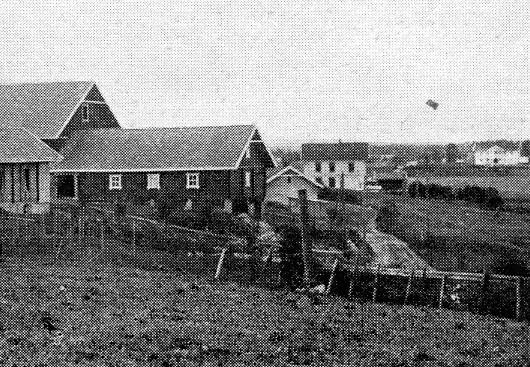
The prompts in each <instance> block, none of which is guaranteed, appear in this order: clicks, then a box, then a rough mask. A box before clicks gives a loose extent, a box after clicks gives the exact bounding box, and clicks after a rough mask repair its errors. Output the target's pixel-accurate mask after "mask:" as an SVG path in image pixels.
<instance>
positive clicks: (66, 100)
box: [0, 81, 95, 139]
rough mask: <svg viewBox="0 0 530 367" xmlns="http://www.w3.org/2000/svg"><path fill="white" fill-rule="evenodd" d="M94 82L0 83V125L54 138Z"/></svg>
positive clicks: (44, 137) (42, 136)
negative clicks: (20, 128)
mask: <svg viewBox="0 0 530 367" xmlns="http://www.w3.org/2000/svg"><path fill="white" fill-rule="evenodd" d="M94 85H95V84H94V82H89V81H69V82H45V83H21V84H3V85H0V125H3V126H14V127H22V128H24V129H26V130H28V131H29V132H31V133H32V134H34V135H36V136H38V137H39V138H41V139H51V138H55V137H57V136H58V135H59V134H60V133H61V131H62V129H63V128H64V126H65V125H66V123H67V122H68V120H69V119H70V117H71V115H72V114H73V113H74V112H75V110H76V109H77V107H78V106H79V104H80V103H81V102H82V101H83V99H84V98H85V96H86V95H87V94H88V93H89V92H90V90H91V89H92V87H93V86H94Z"/></svg>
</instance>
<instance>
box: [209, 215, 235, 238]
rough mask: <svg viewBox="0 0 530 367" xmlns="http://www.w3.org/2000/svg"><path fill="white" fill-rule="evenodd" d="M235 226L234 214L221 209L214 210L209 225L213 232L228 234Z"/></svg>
mask: <svg viewBox="0 0 530 367" xmlns="http://www.w3.org/2000/svg"><path fill="white" fill-rule="evenodd" d="M233 227H234V219H233V216H232V214H230V213H228V212H225V211H223V210H219V209H214V210H212V212H211V214H210V225H209V228H210V230H211V231H212V232H215V233H220V234H228V233H231V232H232V230H233Z"/></svg>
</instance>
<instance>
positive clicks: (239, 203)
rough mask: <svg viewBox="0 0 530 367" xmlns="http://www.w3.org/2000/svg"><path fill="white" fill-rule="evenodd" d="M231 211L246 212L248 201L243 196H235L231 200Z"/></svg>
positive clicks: (236, 212) (235, 212)
mask: <svg viewBox="0 0 530 367" xmlns="http://www.w3.org/2000/svg"><path fill="white" fill-rule="evenodd" d="M232 212H233V213H234V214H239V213H248V202H247V200H246V199H244V198H237V199H234V200H233V201H232Z"/></svg>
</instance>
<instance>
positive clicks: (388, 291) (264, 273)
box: [0, 207, 530, 319]
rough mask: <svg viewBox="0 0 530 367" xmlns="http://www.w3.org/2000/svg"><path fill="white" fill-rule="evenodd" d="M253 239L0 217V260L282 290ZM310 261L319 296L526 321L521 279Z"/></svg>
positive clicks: (148, 226) (267, 252)
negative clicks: (140, 271) (159, 273)
mask: <svg viewBox="0 0 530 367" xmlns="http://www.w3.org/2000/svg"><path fill="white" fill-rule="evenodd" d="M277 217H280V216H277ZM265 219H266V220H269V219H270V218H268V217H267V216H265ZM295 221H296V218H295V217H294V216H287V219H286V223H288V224H292V223H293V222H295ZM258 238H259V236H250V237H248V238H241V237H236V236H232V235H221V234H216V233H211V232H208V231H198V230H193V229H189V228H184V227H179V226H175V225H170V224H165V223H160V222H157V221H154V220H150V219H145V218H142V217H136V216H125V215H121V216H120V215H117V214H116V213H115V212H113V211H111V210H105V209H101V208H97V207H86V208H83V209H79V208H75V207H72V208H53V209H52V210H51V211H50V213H47V214H43V215H24V216H15V215H6V214H3V215H1V216H0V250H1V252H0V256H1V258H6V257H15V258H17V257H21V258H26V257H31V258H33V259H36V260H37V261H42V262H52V263H53V262H60V261H80V262H83V263H85V264H113V265H118V266H133V267H141V268H148V269H155V270H165V271H174V272H184V273H189V274H193V275H197V276H208V277H211V278H213V279H217V280H221V279H229V280H231V281H243V282H248V283H251V284H257V285H264V286H270V287H278V286H283V285H285V284H286V281H288V279H285V278H286V277H288V276H290V275H289V271H290V270H289V269H285V266H283V267H282V262H281V257H280V255H279V252H278V250H279V248H278V247H277V246H274V245H270V244H269V243H268V244H267V245H266V246H265V245H264V243H261V242H260V241H259V240H258ZM293 256H299V254H298V255H296V254H293ZM313 256H314V259H315V263H316V264H318V266H317V267H316V268H315V272H314V273H313V277H314V284H317V285H318V284H320V285H323V287H322V286H318V289H319V290H318V292H320V293H322V292H324V293H327V294H336V295H340V296H344V297H349V298H351V299H355V300H358V301H359V302H366V301H371V302H387V303H392V304H402V305H406V304H411V305H421V306H429V307H435V308H449V309H454V310H463V311H469V312H473V313H480V314H490V315H495V316H502V317H508V318H514V319H529V317H530V302H529V299H528V297H529V295H530V282H528V279H527V278H523V277H517V276H506V275H496V274H488V273H485V274H477V273H451V272H436V271H426V270H424V271H406V270H403V269H385V268H381V267H377V268H374V267H368V266H361V265H359V264H357V263H356V262H357V261H356V260H355V258H354V259H352V258H348V257H346V256H344V253H343V252H342V251H338V250H321V249H319V250H315V249H313ZM299 257H300V256H299ZM298 260H299V262H301V261H302V260H301V259H300V258H299V259H298ZM295 263H296V261H295Z"/></svg>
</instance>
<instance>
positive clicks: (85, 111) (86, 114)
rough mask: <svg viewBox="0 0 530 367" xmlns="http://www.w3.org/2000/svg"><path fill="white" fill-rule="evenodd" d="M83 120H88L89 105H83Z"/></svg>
mask: <svg viewBox="0 0 530 367" xmlns="http://www.w3.org/2000/svg"><path fill="white" fill-rule="evenodd" d="M81 118H82V119H83V121H87V120H88V105H83V107H82V108H81Z"/></svg>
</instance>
